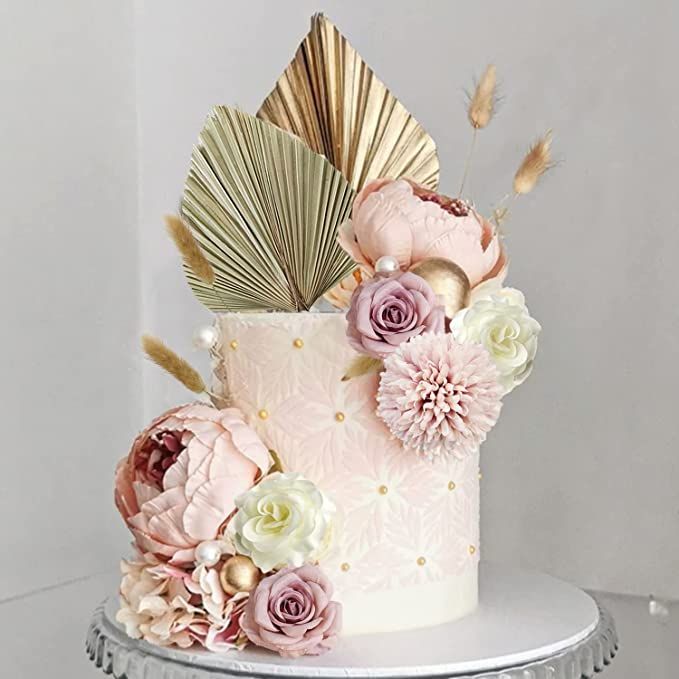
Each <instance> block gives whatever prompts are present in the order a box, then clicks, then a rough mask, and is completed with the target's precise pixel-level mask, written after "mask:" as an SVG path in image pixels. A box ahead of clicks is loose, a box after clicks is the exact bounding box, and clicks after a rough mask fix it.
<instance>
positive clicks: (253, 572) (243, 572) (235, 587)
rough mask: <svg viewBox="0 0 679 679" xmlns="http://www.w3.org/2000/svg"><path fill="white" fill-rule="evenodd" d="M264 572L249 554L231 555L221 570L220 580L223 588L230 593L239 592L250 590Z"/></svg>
mask: <svg viewBox="0 0 679 679" xmlns="http://www.w3.org/2000/svg"><path fill="white" fill-rule="evenodd" d="M261 578H262V574H261V572H260V571H259V569H258V568H257V566H255V564H254V563H252V561H251V560H250V559H248V557H247V556H241V555H240V554H237V555H236V556H231V557H229V558H228V559H227V560H226V561H225V562H224V565H223V566H222V569H221V570H220V571H219V581H220V582H221V583H222V589H223V590H224V591H225V592H226V593H227V594H229V595H231V596H232V595H234V594H238V592H250V591H252V590H253V589H254V588H255V587H256V586H257V583H258V582H259V581H260V580H261Z"/></svg>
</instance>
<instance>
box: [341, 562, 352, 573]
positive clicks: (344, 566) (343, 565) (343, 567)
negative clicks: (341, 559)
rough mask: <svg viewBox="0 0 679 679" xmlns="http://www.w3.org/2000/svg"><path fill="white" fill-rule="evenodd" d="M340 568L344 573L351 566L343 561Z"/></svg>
mask: <svg viewBox="0 0 679 679" xmlns="http://www.w3.org/2000/svg"><path fill="white" fill-rule="evenodd" d="M340 568H341V569H342V570H343V571H344V572H345V573H346V572H347V571H348V570H349V569H350V568H351V566H350V565H349V564H348V563H346V562H345V563H343V564H342V565H341V566H340Z"/></svg>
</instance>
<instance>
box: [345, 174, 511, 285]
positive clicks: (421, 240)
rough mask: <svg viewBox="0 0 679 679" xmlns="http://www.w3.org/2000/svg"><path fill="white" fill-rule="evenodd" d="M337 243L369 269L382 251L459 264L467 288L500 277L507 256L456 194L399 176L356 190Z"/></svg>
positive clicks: (409, 261)
mask: <svg viewBox="0 0 679 679" xmlns="http://www.w3.org/2000/svg"><path fill="white" fill-rule="evenodd" d="M338 240H339V243H340V245H341V246H342V247H343V248H344V249H345V250H346V251H347V253H348V254H349V255H351V256H352V257H353V258H354V259H355V260H356V262H357V263H358V264H359V265H361V266H362V267H363V268H365V269H367V270H368V271H370V272H373V271H374V266H375V262H376V261H377V260H378V259H379V258H380V257H382V256H383V255H392V256H394V257H396V258H397V259H398V261H399V264H400V265H401V268H403V269H408V268H409V267H411V266H412V265H413V264H417V263H418V262H420V261H421V260H423V259H425V258H427V257H444V258H446V259H449V260H451V261H453V262H455V264H457V265H458V266H460V267H461V268H462V269H463V270H464V272H465V273H466V274H467V277H468V278H469V282H470V284H471V286H472V288H473V287H474V286H476V285H478V284H479V283H481V282H482V281H485V280H488V279H491V278H500V279H503V278H504V275H505V272H506V264H507V260H506V256H505V253H504V250H503V247H502V242H501V240H500V236H499V234H498V233H497V231H496V230H495V228H494V227H493V226H492V224H490V223H489V222H488V221H486V220H485V219H484V218H483V217H482V216H481V215H480V214H478V213H477V212H476V211H475V210H474V209H472V208H471V207H469V206H468V205H467V204H466V203H465V202H464V201H462V200H460V199H457V198H455V199H452V198H448V197H446V196H443V195H441V194H437V193H434V192H432V191H428V190H427V189H424V188H422V187H420V186H418V185H416V184H413V183H411V182H408V181H406V180H404V179H399V180H391V179H377V180H375V181H373V182H369V183H368V184H366V186H365V187H364V188H363V189H362V190H361V192H360V193H359V194H358V195H357V196H356V199H355V200H354V205H353V209H352V213H351V219H350V220H349V221H348V222H347V223H346V224H345V225H344V226H343V227H342V228H341V230H340V234H339V237H338Z"/></svg>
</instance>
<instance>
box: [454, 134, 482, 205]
mask: <svg viewBox="0 0 679 679" xmlns="http://www.w3.org/2000/svg"><path fill="white" fill-rule="evenodd" d="M477 131H478V130H477V129H476V128H474V131H473V132H472V143H471V145H470V146H469V153H468V154H467V160H466V161H465V164H464V172H463V174H462V182H461V183H460V190H459V191H458V192H457V197H458V198H462V191H463V189H464V185H465V183H466V181H467V176H468V175H469V168H470V166H471V163H472V156H473V155H474V145H475V144H476V133H477Z"/></svg>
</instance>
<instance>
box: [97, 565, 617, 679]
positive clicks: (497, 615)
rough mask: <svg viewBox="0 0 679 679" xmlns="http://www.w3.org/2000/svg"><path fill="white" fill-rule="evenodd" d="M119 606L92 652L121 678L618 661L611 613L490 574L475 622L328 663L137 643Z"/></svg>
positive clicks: (356, 674) (112, 606)
mask: <svg viewBox="0 0 679 679" xmlns="http://www.w3.org/2000/svg"><path fill="white" fill-rule="evenodd" d="M117 606H118V603H117V597H110V598H109V599H107V600H106V601H104V602H103V603H102V604H101V605H100V606H99V608H97V610H96V611H95V612H94V616H93V618H92V622H91V623H90V628H89V632H88V634H87V653H88V655H89V657H90V659H91V660H92V661H93V662H94V664H95V665H96V666H97V667H100V668H101V669H102V670H103V671H104V672H105V673H107V674H111V675H113V676H114V677H115V678H116V679H180V678H181V679H189V678H190V679H218V678H222V679H223V678H224V677H248V678H256V679H272V678H290V679H340V678H342V679H347V678H350V679H378V678H380V679H381V678H385V679H386V678H390V679H422V678H424V677H427V678H428V677H456V678H459V679H464V678H465V677H474V679H582V678H583V677H584V678H586V679H590V677H593V676H594V675H595V674H596V673H597V672H600V671H602V670H603V669H604V668H605V667H606V665H608V664H609V663H610V661H611V659H612V658H613V657H614V656H615V653H616V650H617V647H618V640H617V636H616V633H615V625H614V623H613V619H612V618H611V616H610V615H609V613H608V612H607V611H606V610H604V609H603V608H602V607H601V606H600V605H599V604H598V603H597V602H596V601H595V600H594V599H593V598H592V597H591V596H589V595H588V594H586V593H585V592H583V591H582V590H580V589H578V588H577V587H573V586H572V585H569V584H567V583H565V582H562V581H560V580H556V579H555V578H551V577H549V576H547V575H543V574H540V573H533V572H528V571H520V570H514V569H510V568H506V567H500V566H495V565H490V564H482V567H481V602H480V604H479V608H478V609H477V611H476V612H475V613H473V614H472V615H470V616H467V617H466V618H464V619H462V620H459V621H456V622H452V623H448V624H445V625H438V626H436V627H430V628H427V629H419V630H415V631H411V632H394V633H391V634H374V635H362V636H345V637H344V638H342V639H341V641H340V643H339V644H338V646H337V647H336V648H335V649H334V650H333V651H332V652H330V653H328V654H326V655H324V656H321V657H306V658H300V659H297V660H285V659H282V658H279V657H278V656H277V655H274V654H272V653H269V652H267V651H261V650H257V649H253V648H250V647H249V648H247V649H245V650H244V651H242V652H231V653H226V654H223V655H216V654H212V653H207V652H203V651H182V650H175V649H166V648H159V647H156V646H153V645H151V644H148V643H147V642H144V641H135V640H134V639H130V638H129V637H128V636H127V635H126V634H125V632H124V630H123V629H122V628H121V627H120V625H119V624H118V623H116V622H115V612H116V609H117Z"/></svg>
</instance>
